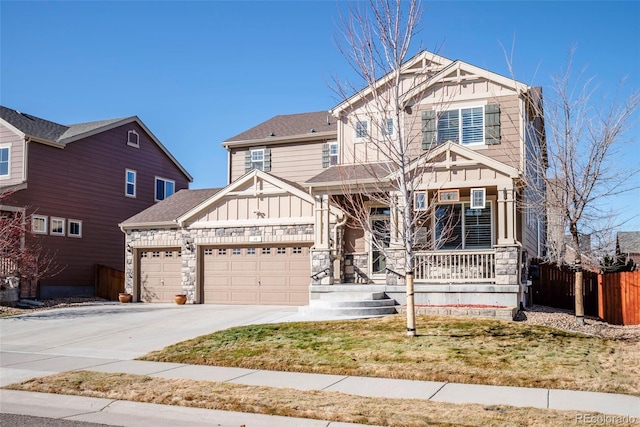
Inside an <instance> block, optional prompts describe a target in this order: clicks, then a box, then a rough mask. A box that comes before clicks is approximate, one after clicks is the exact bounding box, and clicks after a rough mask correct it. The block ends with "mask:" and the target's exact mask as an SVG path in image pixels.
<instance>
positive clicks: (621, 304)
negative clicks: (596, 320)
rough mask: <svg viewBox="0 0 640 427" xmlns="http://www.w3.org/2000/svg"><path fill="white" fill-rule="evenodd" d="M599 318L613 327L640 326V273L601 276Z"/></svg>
mask: <svg viewBox="0 0 640 427" xmlns="http://www.w3.org/2000/svg"><path fill="white" fill-rule="evenodd" d="M598 294H599V296H600V300H599V304H598V316H599V317H600V318H601V319H604V320H606V321H607V323H611V324H613V325H640V271H633V272H626V273H607V274H600V275H599V278H598Z"/></svg>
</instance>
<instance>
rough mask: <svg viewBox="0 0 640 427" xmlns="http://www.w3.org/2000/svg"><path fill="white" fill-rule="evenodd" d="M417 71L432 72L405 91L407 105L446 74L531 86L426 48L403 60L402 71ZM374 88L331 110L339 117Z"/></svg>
mask: <svg viewBox="0 0 640 427" xmlns="http://www.w3.org/2000/svg"><path fill="white" fill-rule="evenodd" d="M418 72H423V73H424V72H427V73H432V74H431V75H430V76H428V75H425V78H424V81H422V82H421V83H419V84H416V85H411V86H410V88H409V90H408V91H407V92H406V93H403V94H402V97H403V99H404V101H403V102H404V104H405V105H406V104H407V103H408V102H409V101H410V100H411V99H412V98H413V97H415V96H416V95H417V94H419V93H421V92H423V91H425V90H427V89H428V88H429V87H431V86H433V85H437V84H441V83H442V82H443V80H444V79H447V78H454V79H455V80H456V81H458V82H460V81H463V80H465V79H471V78H472V79H477V78H478V77H481V78H484V79H486V80H489V81H493V82H496V83H498V84H500V85H503V86H506V87H509V88H513V89H514V90H519V91H520V90H521V91H524V90H526V89H527V87H528V86H527V85H525V84H524V83H521V82H518V81H516V80H515V79H512V78H508V77H504V76H502V75H500V74H497V73H494V72H492V71H489V70H486V69H483V68H480V67H477V66H475V65H472V64H469V63H468V62H464V61H461V60H459V59H456V60H451V59H448V58H445V57H443V56H439V55H436V54H435V53H432V52H429V51H426V50H423V51H421V52H419V53H418V54H416V55H415V56H414V57H412V58H411V59H409V60H407V61H406V62H405V63H404V64H402V67H401V74H403V75H408V74H415V73H418ZM393 75H394V74H393V73H388V74H387V75H385V76H383V77H381V78H380V79H378V80H377V81H376V83H375V88H373V89H377V88H380V87H381V86H383V85H384V84H386V83H387V82H388V81H389V80H390V79H391V78H392V77H393ZM452 76H454V77H452ZM371 92H372V87H369V86H367V87H365V88H364V89H362V90H361V91H360V92H358V93H356V94H354V95H353V96H351V97H350V98H348V99H346V100H345V101H342V102H341V103H340V104H338V105H336V106H335V107H333V108H332V109H331V110H330V112H331V114H333V115H334V116H335V117H339V116H340V114H341V113H342V112H343V111H345V110H346V109H348V108H350V107H353V106H354V105H356V104H358V103H360V102H362V101H363V100H364V99H366V98H367V96H368V95H370V94H371Z"/></svg>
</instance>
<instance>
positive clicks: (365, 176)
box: [305, 162, 393, 187]
mask: <svg viewBox="0 0 640 427" xmlns="http://www.w3.org/2000/svg"><path fill="white" fill-rule="evenodd" d="M392 167H393V165H392V164H391V163H389V162H384V163H363V164H353V165H334V166H330V167H328V168H327V169H325V170H324V171H322V172H320V173H319V174H318V175H316V176H314V177H312V178H310V179H308V180H307V181H306V182H305V184H308V185H309V186H311V187H314V186H318V185H328V184H336V183H342V182H350V183H358V182H359V183H364V182H375V181H377V180H378V179H382V178H384V177H386V176H388V175H389V173H390V171H391V170H392V169H391V168H392Z"/></svg>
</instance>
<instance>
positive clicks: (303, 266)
mask: <svg viewBox="0 0 640 427" xmlns="http://www.w3.org/2000/svg"><path fill="white" fill-rule="evenodd" d="M198 262H199V263H201V265H200V266H199V271H200V272H201V274H202V277H201V279H200V281H199V282H200V298H199V300H200V302H204V303H208V304H272V305H306V304H308V302H309V283H310V282H311V279H310V277H309V276H310V275H311V263H310V260H309V247H308V246H292V245H282V246H277V245H274V246H255V247H246V246H242V247H240V246H228V247H209V248H201V249H200V256H199V257H198ZM181 266H182V260H181V254H180V250H179V249H177V248H176V249H163V250H160V251H157V250H148V251H146V250H142V251H140V295H141V300H142V301H145V302H171V301H173V296H174V295H175V294H176V293H182V286H181Z"/></svg>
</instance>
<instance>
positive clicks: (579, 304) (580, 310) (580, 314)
mask: <svg viewBox="0 0 640 427" xmlns="http://www.w3.org/2000/svg"><path fill="white" fill-rule="evenodd" d="M575 276H576V281H575V284H574V286H573V288H574V292H575V302H576V322H578V325H584V297H583V296H582V265H581V264H580V263H578V264H576V274H575Z"/></svg>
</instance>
